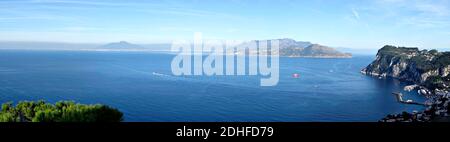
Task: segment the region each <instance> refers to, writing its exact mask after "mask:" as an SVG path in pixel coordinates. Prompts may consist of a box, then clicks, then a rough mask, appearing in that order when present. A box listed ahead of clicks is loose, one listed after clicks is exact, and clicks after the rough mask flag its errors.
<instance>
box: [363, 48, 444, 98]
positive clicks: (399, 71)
mask: <svg viewBox="0 0 450 142" xmlns="http://www.w3.org/2000/svg"><path fill="white" fill-rule="evenodd" d="M361 72H362V73H364V74H368V75H372V76H376V77H393V78H398V79H401V80H406V81H412V82H414V83H416V84H419V85H423V86H426V87H427V88H429V89H436V88H439V89H444V88H446V89H448V88H449V87H448V86H449V82H450V75H449V74H450V52H438V51H437V50H430V51H427V50H421V51H420V50H419V49H418V48H408V47H395V46H389V45H387V46H384V47H383V48H381V49H380V50H378V53H377V56H376V59H375V61H373V62H372V63H371V64H370V65H368V66H367V67H366V68H364V69H362V71H361Z"/></svg>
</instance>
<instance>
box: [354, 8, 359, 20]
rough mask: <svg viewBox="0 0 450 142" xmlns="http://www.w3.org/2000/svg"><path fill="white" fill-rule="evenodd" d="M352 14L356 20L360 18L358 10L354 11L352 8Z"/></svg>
mask: <svg viewBox="0 0 450 142" xmlns="http://www.w3.org/2000/svg"><path fill="white" fill-rule="evenodd" d="M352 14H353V17H354V18H356V19H357V20H359V19H360V18H359V12H358V11H356V9H354V8H352Z"/></svg>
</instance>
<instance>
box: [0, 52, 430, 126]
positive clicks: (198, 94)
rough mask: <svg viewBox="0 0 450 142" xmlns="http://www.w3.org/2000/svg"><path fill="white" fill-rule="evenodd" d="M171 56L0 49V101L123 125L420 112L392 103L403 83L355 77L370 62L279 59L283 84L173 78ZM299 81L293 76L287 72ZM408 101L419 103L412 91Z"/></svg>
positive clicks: (371, 116)
mask: <svg viewBox="0 0 450 142" xmlns="http://www.w3.org/2000/svg"><path fill="white" fill-rule="evenodd" d="M174 56H175V55H171V54H163V53H138V52H96V51H24V50H22V51H18V50H0V103H4V102H8V101H14V102H18V101H22V100H41V99H42V100H46V101H49V102H56V101H59V100H75V101H77V102H80V103H88V104H95V103H101V104H107V105H110V106H113V107H116V108H118V109H119V110H121V111H122V112H124V114H125V120H126V121H157V122H159V121H225V122H229V121H258V122H259V121H275V122H278V121H282V122H297V121H301V122H303V121H306V122H317V121H320V122H322V121H339V122H340V121H377V120H379V119H380V118H382V117H384V116H386V115H387V114H390V113H399V112H402V111H412V110H421V109H423V108H422V107H419V106H412V105H404V104H399V103H397V102H396V100H395V98H394V96H393V95H391V93H392V92H396V91H402V88H403V87H404V86H405V85H408V84H407V83H404V82H400V81H398V80H395V79H378V78H373V77H369V76H365V75H362V74H360V72H359V71H360V70H361V69H362V68H363V67H365V66H366V65H368V64H369V63H370V62H371V61H372V60H373V59H374V56H355V57H354V58H351V59H308V58H281V59H280V82H279V84H278V86H274V87H260V86H259V79H260V78H259V77H256V76H215V77H206V76H201V77H178V76H173V75H172V73H171V69H170V63H171V61H172V58H173V57H174ZM294 73H298V74H300V78H292V74H294ZM403 93H405V94H407V95H405V97H407V98H408V99H413V100H415V101H424V100H425V98H423V97H421V96H419V95H417V94H416V93H415V91H414V92H411V93H409V92H403Z"/></svg>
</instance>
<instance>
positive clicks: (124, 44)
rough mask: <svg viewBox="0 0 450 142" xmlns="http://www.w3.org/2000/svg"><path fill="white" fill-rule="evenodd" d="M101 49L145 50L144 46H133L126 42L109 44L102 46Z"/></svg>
mask: <svg viewBox="0 0 450 142" xmlns="http://www.w3.org/2000/svg"><path fill="white" fill-rule="evenodd" d="M101 48H111V49H135V48H143V47H142V46H139V45H136V44H131V43H128V42H126V41H120V42H114V43H109V44H106V45H103V46H101Z"/></svg>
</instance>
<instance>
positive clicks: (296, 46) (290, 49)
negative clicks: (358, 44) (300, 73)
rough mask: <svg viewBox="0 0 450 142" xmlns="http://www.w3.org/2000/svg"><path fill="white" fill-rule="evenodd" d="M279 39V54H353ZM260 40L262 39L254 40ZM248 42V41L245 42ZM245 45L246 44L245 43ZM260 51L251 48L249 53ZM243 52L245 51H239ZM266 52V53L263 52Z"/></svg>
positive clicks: (342, 56) (339, 55)
mask: <svg viewBox="0 0 450 142" xmlns="http://www.w3.org/2000/svg"><path fill="white" fill-rule="evenodd" d="M277 40H278V41H279V47H280V50H279V55H280V56H284V57H307V58H351V57H352V54H350V53H342V52H340V51H338V50H336V49H334V48H331V47H328V46H324V45H320V44H313V43H311V42H304V41H295V40H293V39H289V38H283V39H277ZM254 41H256V42H260V41H261V40H254ZM243 44H248V43H243ZM244 46H245V45H244ZM256 53H258V52H257V51H256V50H255V49H253V50H252V49H250V51H249V54H256ZM238 54H243V53H238ZM262 54H264V53H262Z"/></svg>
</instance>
